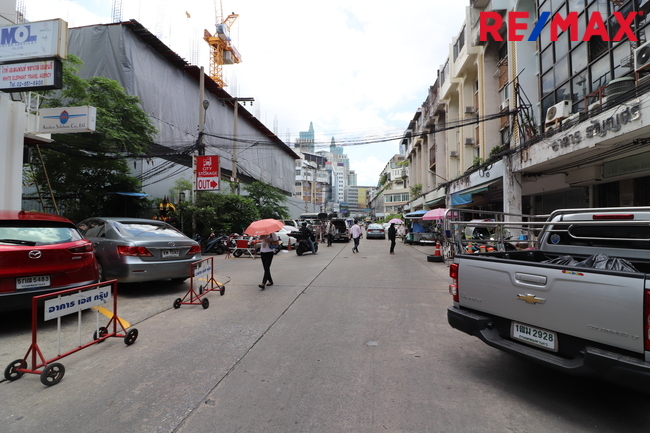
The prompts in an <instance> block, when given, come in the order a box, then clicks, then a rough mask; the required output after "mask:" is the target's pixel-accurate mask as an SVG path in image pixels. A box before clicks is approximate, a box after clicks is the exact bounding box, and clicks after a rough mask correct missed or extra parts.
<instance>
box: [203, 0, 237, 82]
mask: <svg viewBox="0 0 650 433" xmlns="http://www.w3.org/2000/svg"><path fill="white" fill-rule="evenodd" d="M214 9H215V15H216V19H215V24H216V31H215V33H214V35H212V34H210V32H209V31H207V30H203V39H204V40H205V41H206V42H207V43H208V45H210V78H212V80H213V81H214V82H215V83H217V84H218V85H219V87H222V88H223V87H226V86H227V84H226V82H225V81H224V79H223V65H233V64H235V63H239V62H241V55H240V54H239V51H237V48H235V47H234V46H233V45H232V43H231V39H230V28H231V27H232V25H233V23H234V22H235V21H236V20H237V17H239V15H237V14H236V13H234V12H233V13H231V14H230V15H228V16H227V17H226V18H225V19H224V18H223V8H222V7H221V2H219V8H218V9H217V2H216V1H215V5H214Z"/></svg>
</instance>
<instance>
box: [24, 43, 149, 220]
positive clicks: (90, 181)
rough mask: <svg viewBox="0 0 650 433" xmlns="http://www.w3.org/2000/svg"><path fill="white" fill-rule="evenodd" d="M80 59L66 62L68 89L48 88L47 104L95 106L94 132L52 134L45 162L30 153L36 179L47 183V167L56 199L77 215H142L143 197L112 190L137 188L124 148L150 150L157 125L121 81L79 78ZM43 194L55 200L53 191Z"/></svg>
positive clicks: (72, 215)
mask: <svg viewBox="0 0 650 433" xmlns="http://www.w3.org/2000/svg"><path fill="white" fill-rule="evenodd" d="M82 64H83V62H82V61H81V60H80V59H79V58H78V57H76V56H73V55H71V56H69V58H68V60H66V61H65V62H64V70H63V83H64V88H63V90H62V91H60V92H57V93H53V92H47V94H48V96H49V97H50V99H48V100H47V104H46V105H47V106H49V107H61V106H83V105H91V106H94V107H96V108H97V123H96V132H93V133H76V134H53V135H52V138H53V139H54V143H51V144H49V145H48V146H43V148H44V150H43V159H44V166H45V167H43V165H41V163H40V161H39V160H38V159H37V158H36V156H35V155H32V162H33V163H34V165H35V167H36V170H35V171H36V176H35V178H36V179H37V180H38V183H39V185H41V186H44V185H46V181H45V170H47V174H48V175H49V180H50V183H51V186H52V190H53V193H54V196H55V198H56V201H57V204H58V205H59V207H60V208H61V209H62V210H63V211H64V214H65V215H66V216H67V217H68V218H71V219H73V220H79V219H83V218H87V217H91V216H97V215H103V216H118V215H128V216H141V212H142V211H143V210H144V208H146V202H145V201H144V200H141V199H138V198H132V197H127V198H125V196H115V195H112V194H110V193H115V192H137V191H138V190H139V185H138V181H137V180H136V179H135V178H133V177H130V176H129V167H128V165H127V160H126V157H125V155H124V153H141V152H143V151H146V150H147V149H148V148H149V146H150V144H151V143H152V142H153V137H154V136H155V134H156V129H155V128H154V126H153V124H152V123H151V120H150V119H149V116H148V115H147V113H145V112H144V110H142V108H141V107H140V100H139V99H138V98H137V97H135V96H131V95H129V94H128V93H126V91H125V89H124V88H122V87H121V86H120V85H119V83H118V82H117V81H115V80H110V79H108V78H105V77H93V78H89V79H87V80H86V79H82V78H80V77H78V76H77V75H76V74H77V72H78V70H79V67H80V66H81V65H82ZM52 95H54V96H52ZM44 199H45V200H46V201H51V197H50V196H49V195H44Z"/></svg>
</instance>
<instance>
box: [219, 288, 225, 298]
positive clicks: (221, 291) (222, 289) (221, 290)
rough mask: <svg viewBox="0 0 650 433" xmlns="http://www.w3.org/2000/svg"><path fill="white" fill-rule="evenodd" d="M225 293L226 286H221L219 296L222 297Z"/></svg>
mask: <svg viewBox="0 0 650 433" xmlns="http://www.w3.org/2000/svg"><path fill="white" fill-rule="evenodd" d="M225 293H226V286H221V289H219V294H220V295H221V296H223V295H224V294H225Z"/></svg>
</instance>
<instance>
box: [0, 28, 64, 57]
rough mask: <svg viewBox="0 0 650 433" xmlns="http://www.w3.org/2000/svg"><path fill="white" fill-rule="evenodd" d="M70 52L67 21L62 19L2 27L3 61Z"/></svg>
mask: <svg viewBox="0 0 650 433" xmlns="http://www.w3.org/2000/svg"><path fill="white" fill-rule="evenodd" d="M67 55H68V23H66V22H65V21H63V20H62V19H55V20H48V21H35V22H32V23H20V24H12V25H9V26H2V27H0V63H3V62H12V61H25V60H31V59H43V58H47V57H56V58H59V59H66V58H67Z"/></svg>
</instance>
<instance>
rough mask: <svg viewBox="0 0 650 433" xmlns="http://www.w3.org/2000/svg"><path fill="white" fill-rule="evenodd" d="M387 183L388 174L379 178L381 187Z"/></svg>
mask: <svg viewBox="0 0 650 433" xmlns="http://www.w3.org/2000/svg"><path fill="white" fill-rule="evenodd" d="M387 181H388V173H384V174H382V175H381V177H380V178H379V186H384V185H385V184H386V182H387Z"/></svg>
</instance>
